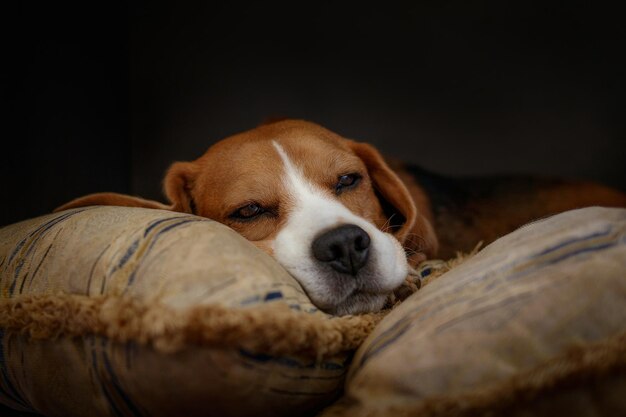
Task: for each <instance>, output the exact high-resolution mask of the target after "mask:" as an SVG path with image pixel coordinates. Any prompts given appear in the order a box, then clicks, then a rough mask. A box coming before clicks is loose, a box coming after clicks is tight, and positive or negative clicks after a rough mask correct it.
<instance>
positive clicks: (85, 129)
mask: <svg viewBox="0 0 626 417" xmlns="http://www.w3.org/2000/svg"><path fill="white" fill-rule="evenodd" d="M22 3H24V4H22V5H15V6H10V7H11V9H7V8H6V7H7V6H4V7H5V10H4V12H3V13H2V14H3V16H2V20H3V22H2V23H3V28H4V32H5V33H3V39H4V42H3V44H4V45H5V47H4V48H3V49H4V51H3V57H4V59H3V61H4V64H2V79H1V82H2V84H1V88H2V97H3V100H2V101H3V103H2V105H3V108H2V112H1V113H2V115H3V119H5V121H4V123H3V125H4V132H5V133H4V134H2V145H1V148H0V149H1V159H0V163H1V165H2V167H1V168H2V192H1V193H0V195H1V196H2V201H1V202H0V225H2V224H8V223H11V222H14V221H17V220H22V219H25V218H29V217H32V216H35V215H40V214H44V213H47V212H49V211H50V210H52V209H53V208H54V207H55V206H58V205H60V204H62V203H64V202H66V201H68V200H70V199H72V198H75V197H78V196H80V195H83V194H87V193H92V192H98V191H117V192H122V193H132V194H135V195H141V196H143V197H147V198H155V199H161V200H162V198H163V197H162V194H161V178H162V176H163V174H164V171H165V169H166V168H167V166H168V165H169V164H170V163H171V162H172V161H175V160H189V159H195V158H196V157H198V156H199V155H200V154H201V153H202V152H203V151H204V150H205V149H206V148H207V147H208V146H209V145H210V144H211V143H213V142H214V141H216V140H219V139H221V138H223V137H225V136H227V135H230V134H233V133H236V132H239V131H242V130H247V129H249V128H252V127H254V126H255V125H257V124H258V123H260V122H262V121H263V120H265V119H266V118H267V117H273V116H288V117H295V118H305V119H309V120H312V121H315V122H318V123H320V124H322V125H324V126H326V127H328V128H330V129H331V130H334V131H336V132H338V133H340V134H342V135H344V136H347V137H351V138H354V139H358V140H362V141H368V142H370V143H372V144H374V145H376V146H378V147H379V148H380V149H381V150H382V151H383V152H385V153H387V154H389V155H391V156H395V157H401V158H404V159H405V160H409V161H412V162H414V163H416V164H419V165H421V166H423V167H426V168H428V169H431V170H434V171H437V172H440V173H444V174H449V175H477V174H488V173H502V172H514V173H518V172H520V173H521V172H527V173H538V174H547V175H561V176H569V177H576V178H588V179H593V180H598V181H603V182H606V183H609V184H611V185H613V186H616V187H619V188H622V189H626V147H625V142H626V141H625V139H626V137H625V133H626V131H625V130H624V126H625V123H624V115H625V112H624V111H625V110H626V109H625V104H624V97H625V94H624V93H625V91H626V89H625V74H626V68H625V66H624V65H623V64H622V58H623V55H624V50H625V47H626V45H625V43H624V39H625V29H624V28H625V26H626V25H624V22H623V19H622V14H620V13H618V12H617V10H613V9H610V8H607V6H604V5H602V4H601V3H597V2H585V3H582V2H580V3H576V2H550V1H542V2H531V1H523V2H522V1H520V2H503V1H490V2H484V1H483V2H480V1H478V2H468V1H449V2H413V3H415V4H407V5H403V6H400V5H398V4H392V3H391V2H379V3H378V4H371V5H367V4H365V2H360V3H353V4H348V3H345V2H341V3H340V2H326V1H317V2H311V3H310V4H308V5H306V6H303V5H302V4H301V3H291V6H283V7H273V6H270V4H269V3H266V2H256V3H255V5H246V4H244V3H240V2H231V3H229V4H219V5H216V4H211V2H205V3H204V4H196V3H185V2H177V3H176V4H170V5H168V6H161V5H157V4H153V3H151V2H144V3H142V2H130V3H108V2H105V3H100V4H92V2H84V3H85V4H73V5H68V4H58V3H57V2H49V3H46V4H36V3H31V2H29V3H25V2H22Z"/></svg>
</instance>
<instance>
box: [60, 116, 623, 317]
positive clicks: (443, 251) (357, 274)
mask: <svg viewBox="0 0 626 417" xmlns="http://www.w3.org/2000/svg"><path fill="white" fill-rule="evenodd" d="M163 184H164V191H165V195H166V196H167V198H168V199H169V201H170V203H171V204H169V205H167V204H163V203H160V202H157V201H152V200H146V199H143V198H139V197H134V196H128V195H122V194H116V193H97V194H90V195H87V196H84V197H81V198H77V199H75V200H73V201H70V202H69V203H67V204H64V205H62V206H61V207H59V208H57V209H56V210H55V211H61V210H66V209H70V208H75V207H81V206H89V205H116V206H131V207H146V208H154V209H165V210H172V211H177V212H185V213H192V214H196V215H198V216H203V217H207V218H210V219H213V220H216V221H218V222H220V223H223V224H225V225H227V226H229V227H230V228H232V229H233V230H235V231H236V232H238V233H239V234H241V235H242V236H243V237H245V238H246V239H248V240H249V241H250V242H252V243H253V244H254V245H256V246H257V247H258V248H260V249H261V250H263V251H265V252H267V253H268V254H270V255H271V256H273V257H274V258H275V259H276V260H277V261H278V262H279V263H280V264H281V265H282V266H283V267H284V268H285V269H286V270H287V271H289V272H290V273H291V275H293V276H294V277H295V278H296V279H297V280H298V281H299V283H300V284H301V285H302V287H303V288H304V290H305V291H306V293H307V295H308V296H309V297H310V299H311V300H312V301H313V303H314V304H315V305H317V306H318V307H319V308H320V309H322V310H324V311H326V312H328V313H330V314H335V315H344V314H357V313H363V312H371V311H377V310H380V309H381V308H382V307H383V306H384V305H385V302H386V300H387V299H388V296H389V294H390V293H391V292H392V291H393V290H394V289H396V288H397V287H399V286H400V285H401V284H402V283H403V282H404V280H405V278H406V277H407V274H408V273H409V270H410V268H411V266H414V265H416V264H418V263H420V262H421V261H423V260H425V259H427V258H432V257H435V256H439V257H442V258H448V257H451V256H454V254H455V253H456V252H457V251H460V252H464V251H469V250H471V249H472V248H474V247H475V246H476V244H477V243H478V242H480V241H482V242H484V243H489V242H491V241H493V240H495V239H496V238H498V237H499V236H502V235H504V234H506V233H508V232H510V231H512V230H514V229H515V228H517V227H519V226H521V225H523V224H525V223H527V222H529V221H531V220H535V219H538V218H541V217H545V216H547V215H550V214H555V213H558V212H561V211H565V210H569V209H573V208H578V207H584V206H588V205H605V206H626V195H625V194H623V193H621V192H620V191H617V190H613V189H611V188H608V187H605V186H602V185H598V184H593V183H586V182H577V183H573V182H566V181H560V180H537V179H532V178H530V179H529V178H519V177H514V178H488V179H460V180H453V179H450V178H446V177H442V176H439V175H436V174H433V173H430V172H428V171H425V170H422V169H419V168H417V167H413V166H405V165H403V164H402V163H399V162H396V161H386V160H385V159H384V158H383V157H382V155H381V154H380V153H379V152H378V151H377V150H376V149H375V148H374V147H373V146H371V145H369V144H366V143H360V142H356V141H353V140H350V139H346V138H343V137H341V136H340V135H338V134H336V133H333V132H331V131H329V130H327V129H325V128H323V127H321V126H319V125H317V124H314V123H311V122H308V121H302V120H282V121H277V122H272V123H267V124H263V125H261V126H258V127H257V128H255V129H252V130H249V131H246V132H243V133H240V134H237V135H234V136H231V137H229V138H226V139H224V140H222V141H220V142H217V143H216V144H214V145H213V146H211V147H210V148H209V149H208V150H207V151H206V153H205V154H204V155H202V156H201V157H200V158H198V159H196V160H195V161H191V162H175V163H173V164H172V165H171V167H170V168H169V169H168V171H167V173H166V175H165V178H164V183H163Z"/></svg>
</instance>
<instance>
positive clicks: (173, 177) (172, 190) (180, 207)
mask: <svg viewBox="0 0 626 417" xmlns="http://www.w3.org/2000/svg"><path fill="white" fill-rule="evenodd" d="M197 171H198V169H197V166H196V164H195V163H193V162H175V163H174V164H172V166H171V167H170V168H169V169H168V170H167V174H165V179H164V181H163V188H164V189H165V195H166V196H167V198H168V199H169V200H170V201H171V202H172V208H171V209H172V210H173V211H180V212H184V213H195V211H196V206H195V203H194V201H193V197H192V194H191V191H192V190H193V186H194V183H195V181H196V176H197Z"/></svg>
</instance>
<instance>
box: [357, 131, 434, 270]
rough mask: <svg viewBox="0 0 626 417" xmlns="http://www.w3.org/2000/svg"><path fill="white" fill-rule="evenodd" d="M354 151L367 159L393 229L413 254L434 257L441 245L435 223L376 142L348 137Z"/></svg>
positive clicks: (373, 181)
mask: <svg viewBox="0 0 626 417" xmlns="http://www.w3.org/2000/svg"><path fill="white" fill-rule="evenodd" d="M348 144H349V146H350V148H351V149H352V151H353V152H354V153H355V154H356V155H357V156H358V157H359V158H361V160H362V161H363V162H364V163H365V166H366V167H367V170H368V173H369V176H370V178H371V179H372V183H373V186H374V191H375V192H376V195H377V197H378V199H379V200H380V204H381V206H382V208H383V211H384V212H385V215H386V217H387V219H388V225H389V227H390V229H391V233H392V234H393V235H394V236H395V237H396V238H397V239H398V241H400V243H401V244H402V246H403V247H404V248H405V249H406V250H407V251H408V252H409V257H411V255H413V254H416V255H417V257H414V258H413V259H414V260H415V261H419V260H423V256H421V258H422V259H420V254H424V255H426V256H427V257H429V258H431V257H433V256H435V254H436V252H437V249H438V241H437V236H436V234H435V231H434V229H433V226H432V225H431V223H430V222H429V221H428V219H427V217H426V213H422V212H421V211H422V210H420V208H418V207H416V206H415V203H414V201H413V198H411V194H410V193H409V190H408V189H407V187H406V186H405V185H404V183H403V182H402V180H400V178H399V177H398V175H396V173H395V172H394V171H393V170H392V169H391V168H390V167H389V165H387V163H386V162H385V160H384V159H383V157H382V156H381V155H380V153H379V152H378V151H377V150H376V148H374V147H373V146H371V145H369V144H367V143H359V142H354V141H348Z"/></svg>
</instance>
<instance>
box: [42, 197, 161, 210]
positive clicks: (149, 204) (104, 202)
mask: <svg viewBox="0 0 626 417" xmlns="http://www.w3.org/2000/svg"><path fill="white" fill-rule="evenodd" d="M85 206H123V207H145V208H153V209H161V210H169V209H170V206H167V205H165V204H162V203H159V202H158V201H153V200H146V199H143V198H139V197H133V196H131V195H126V194H118V193H96V194H89V195H86V196H83V197H79V198H76V199H74V200H72V201H70V202H69V203H65V204H63V205H62V206H60V207H57V208H55V209H54V210H53V211H54V212H57V211H63V210H68V209H71V208H76V207H85Z"/></svg>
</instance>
